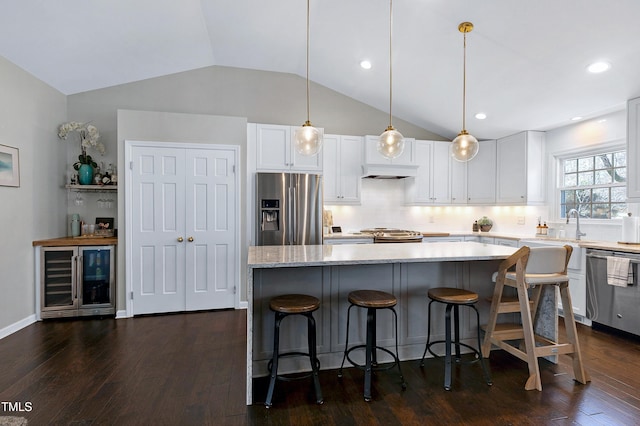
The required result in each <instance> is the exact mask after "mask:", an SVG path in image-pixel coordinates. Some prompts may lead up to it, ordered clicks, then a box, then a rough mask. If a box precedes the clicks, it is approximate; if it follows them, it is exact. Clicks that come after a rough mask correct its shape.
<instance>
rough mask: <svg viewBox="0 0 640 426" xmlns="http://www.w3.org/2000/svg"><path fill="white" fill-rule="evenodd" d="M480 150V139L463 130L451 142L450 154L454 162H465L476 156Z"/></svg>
mask: <svg viewBox="0 0 640 426" xmlns="http://www.w3.org/2000/svg"><path fill="white" fill-rule="evenodd" d="M478 148H479V144H478V139H476V138H475V137H474V136H473V135H470V134H469V132H467V131H466V130H463V131H461V132H460V134H458V136H456V138H455V139H454V140H453V141H452V142H451V147H450V152H451V156H452V157H453V159H454V160H456V161H460V162H465V161H469V160H471V159H472V158H473V157H475V156H476V154H477V153H478Z"/></svg>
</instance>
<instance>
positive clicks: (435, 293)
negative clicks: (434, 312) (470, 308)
mask: <svg viewBox="0 0 640 426" xmlns="http://www.w3.org/2000/svg"><path fill="white" fill-rule="evenodd" d="M427 294H428V296H429V298H430V299H432V300H435V301H437V302H441V303H447V304H453V305H468V304H471V303H476V302H477V301H478V293H474V292H473V291H469V290H465V289H462V288H452V287H436V288H432V289H429V292H428V293H427Z"/></svg>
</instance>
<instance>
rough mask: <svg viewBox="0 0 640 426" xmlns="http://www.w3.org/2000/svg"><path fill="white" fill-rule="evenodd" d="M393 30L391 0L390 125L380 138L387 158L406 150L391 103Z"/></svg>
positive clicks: (379, 150)
mask: <svg viewBox="0 0 640 426" xmlns="http://www.w3.org/2000/svg"><path fill="white" fill-rule="evenodd" d="M392 30H393V0H389V126H388V127H387V129H386V130H385V131H384V133H382V134H381V135H380V139H379V140H378V152H379V153H380V154H382V155H383V156H385V157H387V158H396V157H397V156H399V155H400V154H402V151H404V137H403V136H402V134H401V133H400V132H399V131H397V130H396V129H394V128H393V125H392V122H391V120H392V114H391V104H392V100H393V72H392V70H393V68H392V66H391V63H392V61H391V53H392V51H391V46H392V39H391V35H392Z"/></svg>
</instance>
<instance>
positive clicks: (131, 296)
mask: <svg viewBox="0 0 640 426" xmlns="http://www.w3.org/2000/svg"><path fill="white" fill-rule="evenodd" d="M130 298H131V300H133V292H131V295H130Z"/></svg>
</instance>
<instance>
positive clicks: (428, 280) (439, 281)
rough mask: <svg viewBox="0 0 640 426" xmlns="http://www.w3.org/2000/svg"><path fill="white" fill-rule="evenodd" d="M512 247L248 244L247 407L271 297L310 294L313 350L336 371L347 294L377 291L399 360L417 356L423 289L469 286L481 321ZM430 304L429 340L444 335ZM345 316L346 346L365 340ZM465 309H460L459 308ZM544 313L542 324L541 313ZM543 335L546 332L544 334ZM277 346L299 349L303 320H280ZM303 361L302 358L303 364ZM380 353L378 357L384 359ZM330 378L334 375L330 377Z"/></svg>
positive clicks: (266, 336)
mask: <svg viewBox="0 0 640 426" xmlns="http://www.w3.org/2000/svg"><path fill="white" fill-rule="evenodd" d="M516 250H517V248H514V247H506V246H498V245H490V244H482V243H476V242H443V243H432V244H420V243H416V244H406V243H395V244H393V243H392V244H345V245H314V246H262V247H249V257H248V262H247V263H248V273H247V279H248V285H247V299H248V305H249V309H248V313H247V404H251V403H252V400H253V395H252V387H253V386H252V385H253V383H252V382H253V377H254V376H255V377H259V376H264V375H267V368H266V365H267V362H268V360H269V358H270V355H271V351H272V349H273V341H272V338H273V313H272V312H271V311H270V310H269V300H270V298H271V297H273V296H276V295H280V294H285V293H304V294H309V295H312V296H315V297H317V298H318V299H320V301H321V307H320V309H318V310H317V311H316V312H314V317H315V319H316V324H317V349H318V358H319V359H320V362H321V368H323V369H331V368H338V367H339V366H340V363H341V361H342V354H343V351H344V341H345V336H346V315H347V309H348V306H349V303H348V300H347V295H348V294H349V292H351V291H353V290H358V289H372V290H382V291H386V292H389V293H392V294H394V295H395V296H396V297H397V299H398V304H397V306H396V311H397V312H398V321H399V324H398V330H399V331H398V333H399V336H398V340H399V345H400V348H399V349H400V350H399V352H400V359H402V360H410V359H418V358H420V357H421V356H422V352H423V350H424V345H425V342H426V337H427V305H428V299H427V291H428V289H429V288H433V287H441V286H451V287H459V288H465V289H469V290H472V291H475V292H476V293H478V294H479V296H480V302H479V303H478V305H479V306H478V307H479V310H480V314H481V322H486V320H487V317H488V311H489V306H490V299H491V296H492V294H493V282H492V280H491V276H492V274H493V272H495V271H496V270H497V268H498V265H499V263H500V262H501V261H502V260H503V259H506V258H507V257H509V256H510V255H511V254H513V253H514V252H515V251H516ZM541 303H542V309H543V310H545V311H547V312H548V313H549V315H543V316H542V317H543V321H542V322H543V323H545V324H544V326H543V327H544V328H545V329H549V331H550V332H552V333H553V332H555V321H557V320H556V310H555V299H553V300H548V301H543V302H541ZM439 308H441V307H434V310H435V312H434V313H433V323H432V325H431V327H432V330H433V333H434V334H435V338H439V337H440V336H442V335H444V312H443V311H442V309H440V310H438V309H439ZM357 311H358V312H354V313H353V315H352V320H351V329H350V343H353V344H362V343H364V339H365V316H366V314H365V312H359V311H364V310H357ZM463 311H466V310H463ZM391 315H392V314H391V312H380V314H379V317H378V327H377V338H378V344H379V345H381V346H385V347H391V346H392V345H393V344H394V342H395V336H394V334H393V322H392V317H391ZM545 317H546V318H548V320H549V321H548V323H547V322H546V321H545V320H544V318H545ZM472 324H474V322H472V321H470V317H469V316H468V314H467V312H461V334H462V336H461V337H462V338H463V339H465V340H468V341H469V342H471V341H472V340H471V339H472V338H473V336H474V335H475V332H476V330H475V328H474V325H472ZM545 334H549V333H548V332H547V333H545ZM280 348H281V351H283V352H284V351H303V352H304V351H306V322H305V321H304V318H297V317H292V318H290V319H287V320H286V321H285V322H283V325H282V329H281V334H280ZM305 361H306V362H305ZM386 361H387V360H386V359H384V358H382V357H381V359H380V362H386ZM523 367H524V366H523ZM306 369H308V360H306V359H304V358H299V359H284V360H282V361H281V363H280V366H279V372H282V373H286V372H287V371H299V370H306ZM336 380H338V379H337V378H336Z"/></svg>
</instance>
